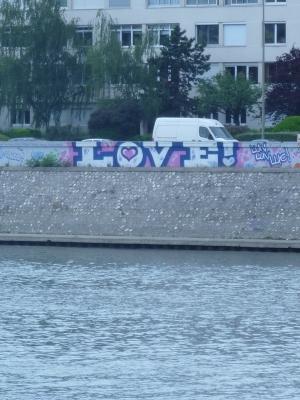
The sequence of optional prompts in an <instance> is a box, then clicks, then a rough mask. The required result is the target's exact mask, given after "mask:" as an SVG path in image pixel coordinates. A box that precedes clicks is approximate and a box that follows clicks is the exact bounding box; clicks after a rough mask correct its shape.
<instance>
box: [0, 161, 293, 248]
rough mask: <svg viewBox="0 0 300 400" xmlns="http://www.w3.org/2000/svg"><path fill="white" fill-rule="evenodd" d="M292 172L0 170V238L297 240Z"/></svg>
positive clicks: (91, 169) (266, 170) (285, 170)
mask: <svg viewBox="0 0 300 400" xmlns="http://www.w3.org/2000/svg"><path fill="white" fill-rule="evenodd" d="M299 183H300V171H299V169H291V170H287V169H277V170H275V169H264V170H240V171H239V170H236V169H215V170H208V169H206V170H205V169H193V168H190V169H176V170H170V169H163V168H161V169H143V168H138V169H132V168H130V169H129V168H128V169H126V168H124V169H121V168H103V169H101V168H85V169H84V168H44V169H39V168H36V169H35V168H32V169H29V168H1V169H0V187H1V191H0V235H1V237H2V238H5V237H6V236H7V237H10V236H11V235H12V236H13V235H18V234H37V235H41V236H45V235H56V236H57V235H88V236H93V237H95V236H101V237H103V236H109V237H129V238H130V237H135V238H140V239H141V240H142V239H143V238H149V237H150V238H151V237H153V238H158V239H159V238H161V239H162V240H164V239H165V238H174V239H176V238H177V239H180V238H189V239H191V240H192V239H195V238H197V239H208V240H209V241H211V242H213V241H214V240H227V239H228V240H232V239H235V240H243V239H245V240H256V241H257V242H259V241H260V240H270V239H273V240H284V241H286V240H288V241H297V240H298V241H299V240H300V190H299V188H300V185H299Z"/></svg>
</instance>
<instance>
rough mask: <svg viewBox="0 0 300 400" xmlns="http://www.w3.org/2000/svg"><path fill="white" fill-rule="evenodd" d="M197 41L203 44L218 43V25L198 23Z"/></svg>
mask: <svg viewBox="0 0 300 400" xmlns="http://www.w3.org/2000/svg"><path fill="white" fill-rule="evenodd" d="M197 42H198V43H201V44H203V45H205V46H206V45H208V44H212V45H214V44H219V25H218V24H214V25H198V26H197Z"/></svg>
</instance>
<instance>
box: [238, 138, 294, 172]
mask: <svg viewBox="0 0 300 400" xmlns="http://www.w3.org/2000/svg"><path fill="white" fill-rule="evenodd" d="M237 154H238V159H237V163H236V165H237V167H241V168H259V167H262V168H263V167H271V168H278V167H280V168H284V167H290V168H299V167H300V148H299V146H297V143H278V142H267V141H255V142H254V143H251V142H249V143H240V144H239V149H238V152H237Z"/></svg>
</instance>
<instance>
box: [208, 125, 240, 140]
mask: <svg viewBox="0 0 300 400" xmlns="http://www.w3.org/2000/svg"><path fill="white" fill-rule="evenodd" d="M209 128H210V130H211V131H212V133H213V134H214V136H215V138H219V139H227V140H234V138H233V137H232V136H231V135H230V133H229V132H228V130H227V129H226V128H224V127H221V126H210V127H209Z"/></svg>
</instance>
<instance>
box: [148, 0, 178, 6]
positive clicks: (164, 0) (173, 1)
mask: <svg viewBox="0 0 300 400" xmlns="http://www.w3.org/2000/svg"><path fill="white" fill-rule="evenodd" d="M179 5H180V0H148V7H155V6H156V7H163V6H179Z"/></svg>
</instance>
